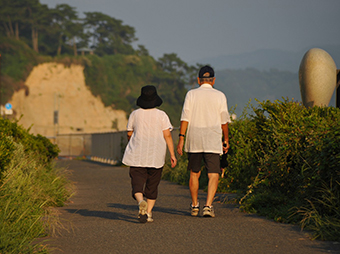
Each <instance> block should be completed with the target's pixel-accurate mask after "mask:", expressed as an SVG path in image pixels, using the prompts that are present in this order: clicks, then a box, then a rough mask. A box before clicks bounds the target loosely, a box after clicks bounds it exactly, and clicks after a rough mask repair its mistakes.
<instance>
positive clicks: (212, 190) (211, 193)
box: [205, 173, 220, 206]
mask: <svg viewBox="0 0 340 254" xmlns="http://www.w3.org/2000/svg"><path fill="white" fill-rule="evenodd" d="M219 177H220V175H219V174H218V173H209V174H208V178H209V183H208V194H207V201H206V203H205V205H206V206H211V205H212V202H213V201H214V197H215V194H216V191H217V187H218V179H219Z"/></svg>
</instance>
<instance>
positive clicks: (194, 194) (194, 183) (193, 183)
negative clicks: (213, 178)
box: [189, 171, 201, 206]
mask: <svg viewBox="0 0 340 254" xmlns="http://www.w3.org/2000/svg"><path fill="white" fill-rule="evenodd" d="M200 176H201V171H199V172H197V173H196V172H192V171H190V180H189V188H190V194H191V199H192V206H197V204H198V188H199V178H200Z"/></svg>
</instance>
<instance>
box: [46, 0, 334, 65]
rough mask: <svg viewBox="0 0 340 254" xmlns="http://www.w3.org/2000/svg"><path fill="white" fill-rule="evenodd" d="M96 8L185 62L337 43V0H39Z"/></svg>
mask: <svg viewBox="0 0 340 254" xmlns="http://www.w3.org/2000/svg"><path fill="white" fill-rule="evenodd" d="M40 2H41V3H43V4H48V6H49V7H50V8H52V7H55V6H56V4H61V3H67V4H69V5H70V6H73V7H76V10H77V11H78V13H79V15H80V14H81V13H83V12H95V11H97V12H102V13H105V14H107V15H109V16H111V17H114V18H116V19H120V20H122V21H123V24H124V25H130V26H132V27H134V28H135V29H136V37H137V38H138V39H139V40H138V42H137V44H142V45H144V46H145V47H146V48H147V49H148V50H149V53H150V54H151V55H152V56H154V57H155V58H159V57H161V56H162V55H163V54H164V53H176V54H178V56H179V57H180V58H181V59H182V60H184V61H186V62H191V61H196V60H199V59H202V58H205V57H210V56H220V55H233V54H239V53H244V52H251V51H254V50H257V49H282V50H288V51H299V50H302V49H304V48H308V47H310V46H313V47H315V46H317V45H325V44H331V45H332V44H338V45H339V44H340V12H339V11H340V0H209V1H207V0H67V1H66V0H40Z"/></svg>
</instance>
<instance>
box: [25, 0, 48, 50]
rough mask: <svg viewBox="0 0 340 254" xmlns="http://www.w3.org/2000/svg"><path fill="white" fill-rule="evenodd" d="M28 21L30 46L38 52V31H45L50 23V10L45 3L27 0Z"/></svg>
mask: <svg viewBox="0 0 340 254" xmlns="http://www.w3.org/2000/svg"><path fill="white" fill-rule="evenodd" d="M27 3H28V7H27V10H28V18H27V20H28V22H29V24H30V25H31V32H32V48H33V50H34V51H36V52H39V44H38V42H39V31H40V30H41V31H46V30H47V29H48V27H49V26H50V24H51V16H50V11H49V9H48V7H47V5H45V4H40V2H39V0H27Z"/></svg>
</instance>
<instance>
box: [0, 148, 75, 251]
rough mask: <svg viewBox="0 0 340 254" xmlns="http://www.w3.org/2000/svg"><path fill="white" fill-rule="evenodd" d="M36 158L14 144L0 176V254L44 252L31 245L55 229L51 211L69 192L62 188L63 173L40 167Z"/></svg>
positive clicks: (64, 181) (46, 166) (53, 216)
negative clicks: (0, 177)
mask: <svg viewBox="0 0 340 254" xmlns="http://www.w3.org/2000/svg"><path fill="white" fill-rule="evenodd" d="M35 157H36V156H35V155H34V154H31V153H29V152H27V151H25V149H24V146H23V145H21V144H17V143H15V144H14V152H13V156H12V159H11V161H10V163H9V164H8V165H7V166H6V169H5V171H4V172H3V173H2V180H3V181H2V184H1V185H0V199H1V202H0V252H1V253H36V251H40V252H43V251H44V252H46V249H45V247H43V246H40V245H37V244H35V245H34V244H32V241H33V240H34V239H35V238H37V237H42V236H45V235H46V231H47V229H48V228H49V227H53V226H55V224H51V223H50V222H51V221H55V220H56V218H55V215H53V212H52V211H53V210H49V209H48V207H49V206H61V205H63V203H64V202H65V201H66V199H67V198H68V197H69V195H70V193H69V191H68V190H66V188H65V186H66V185H67V184H68V181H67V180H66V178H65V173H64V172H61V171H60V170H56V169H55V168H53V167H52V166H51V165H47V164H42V163H41V162H39V160H36V159H35Z"/></svg>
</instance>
